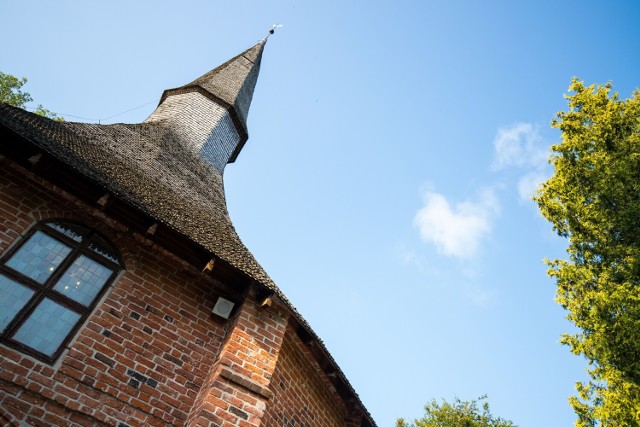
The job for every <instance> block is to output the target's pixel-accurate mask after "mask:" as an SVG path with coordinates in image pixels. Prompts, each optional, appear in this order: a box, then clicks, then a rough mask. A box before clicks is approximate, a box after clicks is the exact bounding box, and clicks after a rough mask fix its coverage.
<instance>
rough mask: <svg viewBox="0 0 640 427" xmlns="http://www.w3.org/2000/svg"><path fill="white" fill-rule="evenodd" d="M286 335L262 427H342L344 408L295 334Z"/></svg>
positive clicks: (344, 414)
mask: <svg viewBox="0 0 640 427" xmlns="http://www.w3.org/2000/svg"><path fill="white" fill-rule="evenodd" d="M287 332H288V333H287V334H286V335H285V339H284V343H283V345H282V349H281V350H280V357H279V360H278V366H277V367H276V370H275V372H274V374H273V379H272V386H271V390H272V392H273V397H272V399H271V402H270V404H269V408H268V409H267V412H266V414H265V416H264V425H267V426H291V427H294V426H295V427H338V426H340V427H344V426H345V418H346V408H345V407H344V404H343V403H342V401H341V400H340V399H339V398H338V396H337V394H336V393H335V391H334V390H333V387H332V386H331V385H330V384H329V382H328V381H327V378H326V376H325V374H324V372H322V370H321V369H320V366H319V365H318V363H317V362H316V361H315V359H314V358H313V357H312V356H311V354H310V353H309V351H308V350H307V349H306V348H305V347H304V345H303V344H302V342H301V341H300V339H299V338H298V337H297V335H296V334H295V332H294V331H292V330H288V331H287Z"/></svg>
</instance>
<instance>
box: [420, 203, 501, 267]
mask: <svg viewBox="0 0 640 427" xmlns="http://www.w3.org/2000/svg"><path fill="white" fill-rule="evenodd" d="M423 200H424V206H423V207H422V208H421V209H420V210H419V211H418V213H417V214H416V216H415V218H414V225H415V226H416V227H418V230H419V232H420V237H421V238H422V240H424V241H425V242H428V243H433V244H434V245H435V246H436V249H437V250H438V252H440V253H442V254H444V255H448V256H454V257H459V258H471V257H473V256H474V255H475V254H476V252H477V251H478V249H479V247H480V242H481V240H482V239H483V238H484V237H486V236H487V235H488V234H489V233H490V232H491V228H492V222H493V218H494V217H495V215H496V214H497V213H498V210H499V204H498V201H497V199H496V198H495V196H494V194H493V191H491V190H485V191H483V192H482V193H481V194H480V195H479V198H478V200H477V201H474V202H472V201H464V202H461V203H457V204H456V205H455V206H453V207H452V206H451V205H450V204H449V202H448V201H447V199H446V198H445V197H444V196H443V195H442V194H439V193H437V192H435V191H425V192H424V194H423Z"/></svg>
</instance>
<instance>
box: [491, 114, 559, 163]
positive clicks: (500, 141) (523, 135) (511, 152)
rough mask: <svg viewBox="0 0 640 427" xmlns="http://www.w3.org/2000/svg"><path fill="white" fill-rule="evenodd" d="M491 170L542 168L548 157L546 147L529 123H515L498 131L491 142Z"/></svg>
mask: <svg viewBox="0 0 640 427" xmlns="http://www.w3.org/2000/svg"><path fill="white" fill-rule="evenodd" d="M493 146H494V149H495V155H494V158H493V165H492V167H493V169H494V170H501V169H505V168H507V167H514V166H515V167H519V168H535V169H539V168H543V167H544V166H545V165H546V164H547V158H548V156H549V152H548V146H546V145H545V144H544V141H543V140H542V138H540V136H539V135H538V131H537V129H536V127H535V126H534V125H532V124H531V123H516V124H514V125H511V126H507V127H502V128H499V129H498V133H497V134H496V137H495V139H494V140H493Z"/></svg>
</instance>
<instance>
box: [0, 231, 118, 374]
mask: <svg viewBox="0 0 640 427" xmlns="http://www.w3.org/2000/svg"><path fill="white" fill-rule="evenodd" d="M121 269H122V262H121V261H120V257H119V256H118V254H117V252H116V251H115V250H114V249H113V248H112V247H111V245H109V244H108V243H107V242H106V241H105V240H104V239H103V238H102V237H100V236H99V235H98V234H97V233H96V232H94V231H92V230H89V229H87V228H84V227H81V226H78V225H76V224H70V223H67V222H62V221H51V222H45V223H41V224H38V225H37V226H35V227H34V228H33V229H32V230H30V232H29V234H28V235H27V236H25V238H24V239H23V241H22V242H20V244H19V245H17V246H16V247H15V248H13V250H11V251H9V252H8V253H7V254H5V255H4V256H3V257H2V258H1V259H0V341H1V342H2V343H4V344H7V345H9V346H11V347H14V348H16V349H19V350H20V351H22V352H24V353H27V354H30V355H32V356H34V357H36V358H38V359H40V360H43V361H46V362H49V363H51V362H53V361H54V360H55V359H56V358H57V357H58V356H59V355H60V353H61V352H62V350H63V349H64V347H65V345H66V344H67V342H68V341H69V340H70V339H71V338H72V337H73V335H74V334H75V333H76V332H77V330H78V328H79V327H80V325H81V324H82V323H83V322H84V320H85V319H86V318H87V316H88V315H89V314H90V313H91V311H92V309H93V308H94V307H95V304H96V302H97V301H98V300H99V298H100V296H101V295H102V294H103V292H104V291H105V290H106V288H107V287H108V285H109V284H110V283H111V282H112V281H113V279H114V278H115V276H116V274H117V273H118V271H120V270H121Z"/></svg>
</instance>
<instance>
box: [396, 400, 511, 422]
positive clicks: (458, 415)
mask: <svg viewBox="0 0 640 427" xmlns="http://www.w3.org/2000/svg"><path fill="white" fill-rule="evenodd" d="M486 398H487V396H480V397H479V398H478V399H475V400H471V401H465V402H463V401H461V400H460V399H458V398H455V399H454V401H453V403H449V402H447V401H445V400H443V401H442V404H440V403H438V402H436V401H435V400H432V401H431V402H429V403H427V404H426V405H425V407H424V411H425V414H424V416H423V417H422V418H420V419H419V420H415V421H414V422H413V423H411V424H409V423H408V422H407V421H405V420H404V419H403V418H400V419H398V420H397V421H396V427H515V426H516V425H515V424H514V423H513V422H511V421H509V420H505V419H503V418H500V417H497V418H496V417H494V416H493V415H492V414H491V411H490V410H489V402H486V401H485V402H483V403H482V407H481V408H480V407H478V402H480V401H483V400H486Z"/></svg>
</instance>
